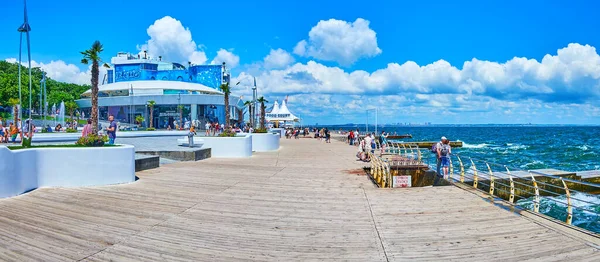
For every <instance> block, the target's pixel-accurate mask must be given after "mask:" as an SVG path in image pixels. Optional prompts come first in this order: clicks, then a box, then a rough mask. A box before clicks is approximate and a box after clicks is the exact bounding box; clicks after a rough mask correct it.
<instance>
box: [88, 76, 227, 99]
mask: <svg viewBox="0 0 600 262" xmlns="http://www.w3.org/2000/svg"><path fill="white" fill-rule="evenodd" d="M98 89H99V90H98V92H100V93H105V94H109V95H110V94H112V95H117V96H118V95H129V93H130V91H131V89H133V95H134V96H136V95H163V94H165V91H166V92H167V93H168V92H169V91H168V90H172V91H173V92H182V93H197V94H214V95H222V94H223V92H221V91H219V90H217V89H214V88H210V87H208V86H205V85H202V84H197V83H188V82H180V81H165V80H147V81H128V82H116V83H111V84H106V85H101V86H99V87H98ZM91 92H92V90H91V89H88V90H87V91H85V92H84V93H83V94H82V95H81V96H82V97H89V96H90V95H91Z"/></svg>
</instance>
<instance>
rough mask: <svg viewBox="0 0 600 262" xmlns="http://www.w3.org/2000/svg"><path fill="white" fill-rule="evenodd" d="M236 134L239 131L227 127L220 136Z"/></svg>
mask: <svg viewBox="0 0 600 262" xmlns="http://www.w3.org/2000/svg"><path fill="white" fill-rule="evenodd" d="M236 135H237V133H236V132H234V131H233V130H231V129H225V130H224V131H223V133H220V134H219V136H220V137H235V136H236Z"/></svg>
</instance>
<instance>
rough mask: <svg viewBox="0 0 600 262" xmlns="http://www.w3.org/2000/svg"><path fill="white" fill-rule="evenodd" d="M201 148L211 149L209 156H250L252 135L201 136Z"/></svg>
mask: <svg viewBox="0 0 600 262" xmlns="http://www.w3.org/2000/svg"><path fill="white" fill-rule="evenodd" d="M202 139H203V140H204V145H203V146H202V148H210V149H211V157H222V158H236V157H251V156H252V137H251V136H249V135H246V136H237V137H202Z"/></svg>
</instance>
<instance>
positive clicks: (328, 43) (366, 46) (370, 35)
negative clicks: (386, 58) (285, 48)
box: [294, 18, 381, 66]
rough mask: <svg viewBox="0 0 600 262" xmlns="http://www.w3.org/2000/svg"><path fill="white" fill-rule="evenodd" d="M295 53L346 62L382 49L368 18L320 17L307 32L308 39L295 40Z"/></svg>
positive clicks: (341, 62)
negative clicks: (348, 20) (340, 18)
mask: <svg viewBox="0 0 600 262" xmlns="http://www.w3.org/2000/svg"><path fill="white" fill-rule="evenodd" d="M294 54H297V55H300V56H308V57H314V58H316V59H319V60H324V61H335V62H337V63H339V64H340V65H344V66H349V65H351V64H353V63H354V62H356V61H357V60H359V59H361V58H365V57H373V56H376V55H379V54H381V49H379V47H378V46H377V34H376V33H375V31H373V29H371V28H370V27H369V21H367V20H365V19H362V18H358V19H356V21H354V22H346V21H342V20H336V19H329V20H327V21H324V20H321V21H319V23H317V25H316V26H314V27H313V28H312V29H311V30H310V32H309V33H308V41H306V40H302V41H300V42H298V44H296V46H295V48H294Z"/></svg>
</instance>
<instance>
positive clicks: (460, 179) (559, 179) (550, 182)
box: [430, 154, 600, 225]
mask: <svg viewBox="0 0 600 262" xmlns="http://www.w3.org/2000/svg"><path fill="white" fill-rule="evenodd" d="M436 162H437V161H436ZM456 164H458V165H456ZM457 166H458V168H457V169H458V170H456V171H457V172H455V168H456V167H457ZM430 167H431V168H432V169H433V168H434V167H433V166H432V165H430ZM447 178H448V179H449V180H450V181H453V182H456V183H463V184H466V185H469V186H472V187H473V188H475V189H477V190H480V191H482V192H485V193H486V194H488V195H490V196H492V197H499V198H502V199H504V200H507V201H508V202H509V203H510V204H512V205H515V206H517V207H519V208H523V207H522V206H519V205H517V203H516V202H517V201H518V200H520V199H526V200H529V199H530V198H532V202H533V206H532V208H531V210H532V211H533V212H535V213H540V204H541V203H542V202H541V200H542V199H544V200H546V201H552V202H555V203H557V204H558V205H557V206H560V207H562V208H564V209H561V210H559V212H561V213H563V214H564V220H562V222H564V223H566V224H568V225H571V224H572V223H573V216H574V212H573V210H579V211H581V212H583V213H584V214H588V215H593V216H595V217H596V219H595V220H594V221H588V222H590V223H598V221H599V220H600V212H599V211H598V210H595V209H594V208H590V207H586V206H583V205H575V204H574V203H573V202H574V201H577V202H578V203H585V204H589V205H599V204H598V203H594V202H590V201H589V200H586V199H581V198H580V197H577V196H574V195H573V193H580V194H590V193H588V192H583V191H581V190H577V189H576V188H578V189H579V188H587V189H593V190H594V191H600V184H595V183H589V182H585V181H580V180H576V179H574V178H570V177H569V176H557V175H553V174H548V173H544V172H540V171H535V170H523V169H519V168H516V167H510V166H507V165H503V164H498V163H493V162H490V161H486V160H484V159H479V158H473V157H469V156H466V155H462V154H452V155H450V166H449V171H448V177H447ZM560 197H564V200H562V199H559V198H560ZM555 218H556V217H555ZM556 219H558V218H556Z"/></svg>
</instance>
